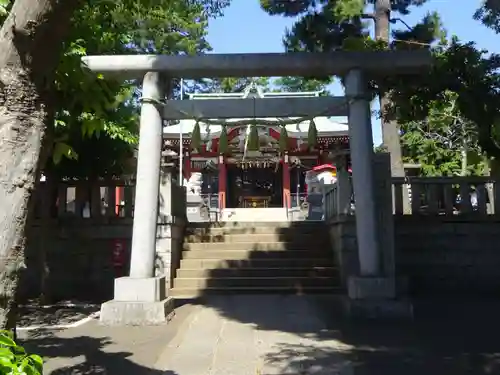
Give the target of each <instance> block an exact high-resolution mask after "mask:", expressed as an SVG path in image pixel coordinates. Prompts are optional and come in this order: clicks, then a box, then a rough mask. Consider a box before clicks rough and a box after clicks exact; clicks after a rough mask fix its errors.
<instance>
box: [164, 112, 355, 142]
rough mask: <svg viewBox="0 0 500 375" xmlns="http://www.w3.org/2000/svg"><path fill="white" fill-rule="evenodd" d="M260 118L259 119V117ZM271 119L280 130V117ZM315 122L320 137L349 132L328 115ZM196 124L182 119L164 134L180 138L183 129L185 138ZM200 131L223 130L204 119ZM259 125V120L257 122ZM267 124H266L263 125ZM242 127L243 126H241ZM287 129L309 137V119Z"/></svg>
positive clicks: (294, 134) (215, 134) (213, 135)
mask: <svg viewBox="0 0 500 375" xmlns="http://www.w3.org/2000/svg"><path fill="white" fill-rule="evenodd" d="M239 120H241V119H235V120H233V121H239ZM257 120H258V119H257ZM266 120H270V121H276V126H266V127H275V128H276V129H277V131H278V132H279V119H266ZM231 122H232V121H231V120H227V121H226V123H227V126H228V127H229V128H230V127H231ZM314 123H315V124H316V129H317V131H318V136H320V137H341V136H346V135H347V134H348V129H349V127H348V125H347V123H345V122H338V121H334V120H332V119H331V118H328V117H316V118H314ZM195 124H196V121H195V120H180V121H179V122H178V123H177V124H175V125H169V126H165V127H164V128H163V136H164V137H165V138H179V134H180V132H181V131H182V136H183V137H184V138H189V136H190V134H191V133H192V132H193V129H194V126H195ZM199 124H200V133H201V135H202V137H203V136H206V135H207V134H210V137H211V138H218V137H219V135H220V132H221V130H222V126H221V125H209V126H207V125H205V124H204V123H203V121H200V122H199ZM257 126H259V125H258V122H257ZM263 126H265V125H263ZM239 127H241V126H239ZM286 130H287V132H288V136H289V137H294V138H295V137H307V132H308V130H309V120H307V121H302V122H300V123H298V124H291V125H286Z"/></svg>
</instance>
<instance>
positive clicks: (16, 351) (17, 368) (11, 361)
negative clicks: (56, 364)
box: [0, 331, 43, 375]
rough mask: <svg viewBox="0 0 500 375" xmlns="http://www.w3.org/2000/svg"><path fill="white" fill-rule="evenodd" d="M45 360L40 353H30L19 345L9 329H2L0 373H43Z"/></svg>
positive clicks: (15, 374)
mask: <svg viewBox="0 0 500 375" xmlns="http://www.w3.org/2000/svg"><path fill="white" fill-rule="evenodd" d="M42 372H43V360H42V358H41V357H40V356H38V355H34V354H32V355H28V354H26V351H25V350H24V348H23V347H22V346H20V345H17V344H16V342H15V341H14V339H13V335H12V333H11V332H9V331H0V374H6V375H41V374H42Z"/></svg>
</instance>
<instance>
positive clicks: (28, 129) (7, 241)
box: [0, 0, 227, 327]
mask: <svg viewBox="0 0 500 375" xmlns="http://www.w3.org/2000/svg"><path fill="white" fill-rule="evenodd" d="M179 1H180V0H179ZM114 3H115V2H110V1H106V0H96V1H93V0H87V1H83V0H80V1H78V0H73V1H69V0H15V2H13V3H12V4H9V3H8V2H6V1H2V2H1V3H0V10H2V13H3V14H7V16H6V18H5V20H4V21H3V23H2V28H1V31H0V160H1V161H2V162H1V168H0V212H1V214H0V233H1V234H2V235H1V237H0V257H1V261H0V296H1V299H0V327H6V326H8V325H10V323H9V322H11V321H12V319H11V318H12V317H13V314H11V311H12V307H13V297H14V294H15V290H16V287H17V280H18V270H19V268H20V267H21V266H22V262H23V252H24V242H25V236H24V233H25V223H26V218H27V215H28V208H29V202H30V197H31V192H32V191H33V189H34V187H35V182H36V181H37V180H38V176H39V173H40V168H41V164H42V163H41V162H43V161H44V159H45V158H44V155H42V152H41V150H42V144H43V143H44V139H45V136H46V130H47V126H48V125H49V124H53V121H54V119H55V115H56V107H55V105H56V103H55V99H56V96H55V95H54V94H55V89H56V87H55V80H56V75H55V73H56V69H57V67H58V64H59V61H60V59H61V55H62V52H63V51H64V50H65V47H66V45H65V42H68V41H69V40H70V39H69V38H70V36H71V26H72V25H73V21H74V17H73V16H74V14H75V12H76V11H77V10H79V9H82V7H83V6H85V5H86V4H89V5H91V6H96V5H98V4H99V5H100V4H110V6H112V4H114ZM119 3H120V5H121V6H124V7H131V8H132V9H138V10H140V9H142V7H143V6H145V7H152V6H154V4H152V3H151V2H150V1H148V2H147V4H141V3H140V2H137V1H134V2H132V1H125V0H124V1H120V2H119ZM180 3H184V1H180ZM188 3H189V4H195V5H197V4H201V5H202V6H204V7H205V9H206V10H207V11H211V10H216V11H218V10H219V9H220V8H219V6H220V5H224V3H227V0H222V1H218V0H199V1H198V0H192V1H189V2H188ZM226 5H227V4H226ZM173 6H175V5H173ZM91 9H92V8H91ZM169 11H170V9H166V11H164V12H157V13H156V20H157V21H158V24H160V23H161V19H163V18H168V13H169ZM113 21H117V20H113ZM137 21H139V22H137ZM134 24H135V25H136V26H137V27H136V29H138V30H139V29H140V28H141V26H142V24H141V22H140V19H137V20H136V22H135V23H134ZM102 25H103V24H101V25H96V26H102ZM130 26H132V25H130ZM148 26H149V25H148ZM157 27H159V26H157ZM139 31H140V30H139ZM120 42H121V43H123V44H126V43H127V41H124V40H123V39H120ZM46 149H49V148H46Z"/></svg>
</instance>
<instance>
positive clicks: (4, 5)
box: [0, 0, 13, 24]
mask: <svg viewBox="0 0 500 375" xmlns="http://www.w3.org/2000/svg"><path fill="white" fill-rule="evenodd" d="M12 3H13V2H12V1H11V0H0V21H1V22H3V19H4V18H5V17H6V16H7V14H9V10H10V8H11V7H12ZM1 22H0V24H1Z"/></svg>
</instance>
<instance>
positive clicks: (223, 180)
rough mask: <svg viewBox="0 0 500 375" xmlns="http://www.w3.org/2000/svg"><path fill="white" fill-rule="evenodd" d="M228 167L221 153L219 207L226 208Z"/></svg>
mask: <svg viewBox="0 0 500 375" xmlns="http://www.w3.org/2000/svg"><path fill="white" fill-rule="evenodd" d="M226 185H227V168H226V161H225V160H224V156H223V155H219V209H221V210H223V209H224V208H226Z"/></svg>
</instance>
